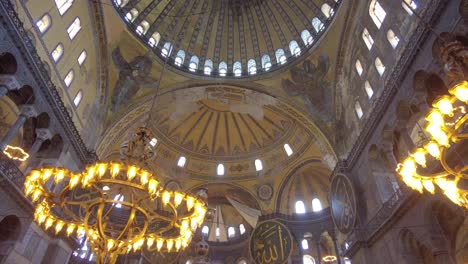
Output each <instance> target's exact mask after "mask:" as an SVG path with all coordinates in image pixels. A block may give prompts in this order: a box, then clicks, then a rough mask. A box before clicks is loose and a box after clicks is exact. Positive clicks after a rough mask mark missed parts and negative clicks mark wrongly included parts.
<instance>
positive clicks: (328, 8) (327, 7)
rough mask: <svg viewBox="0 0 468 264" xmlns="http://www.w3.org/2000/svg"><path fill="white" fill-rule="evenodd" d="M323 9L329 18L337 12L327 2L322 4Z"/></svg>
mask: <svg viewBox="0 0 468 264" xmlns="http://www.w3.org/2000/svg"><path fill="white" fill-rule="evenodd" d="M321 10H322V13H323V14H324V15H325V16H326V17H327V18H330V17H331V16H333V15H334V14H335V10H333V8H332V7H331V6H330V5H329V4H327V3H325V4H323V5H322V7H321Z"/></svg>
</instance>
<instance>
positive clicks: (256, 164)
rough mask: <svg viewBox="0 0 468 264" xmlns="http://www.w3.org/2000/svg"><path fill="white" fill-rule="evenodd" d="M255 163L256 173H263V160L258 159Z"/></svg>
mask: <svg viewBox="0 0 468 264" xmlns="http://www.w3.org/2000/svg"><path fill="white" fill-rule="evenodd" d="M254 163H255V170H256V171H261V170H263V164H262V161H261V160H259V159H256V160H255V162H254Z"/></svg>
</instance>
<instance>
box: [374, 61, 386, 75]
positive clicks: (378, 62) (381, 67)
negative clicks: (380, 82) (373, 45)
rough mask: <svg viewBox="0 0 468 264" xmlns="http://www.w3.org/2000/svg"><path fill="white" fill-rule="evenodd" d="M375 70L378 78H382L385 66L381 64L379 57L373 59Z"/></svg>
mask: <svg viewBox="0 0 468 264" xmlns="http://www.w3.org/2000/svg"><path fill="white" fill-rule="evenodd" d="M375 68H376V69H377V71H378V72H379V74H380V76H382V75H383V74H384V72H385V65H384V64H383V63H382V61H381V60H380V58H379V57H377V58H375Z"/></svg>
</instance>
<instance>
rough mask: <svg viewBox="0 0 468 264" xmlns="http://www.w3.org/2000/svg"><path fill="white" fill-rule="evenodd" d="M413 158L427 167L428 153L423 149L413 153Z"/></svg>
mask: <svg viewBox="0 0 468 264" xmlns="http://www.w3.org/2000/svg"><path fill="white" fill-rule="evenodd" d="M413 158H414V160H415V161H416V163H418V164H419V165H421V166H423V167H426V152H425V151H424V149H422V148H418V149H417V150H416V152H414V153H413Z"/></svg>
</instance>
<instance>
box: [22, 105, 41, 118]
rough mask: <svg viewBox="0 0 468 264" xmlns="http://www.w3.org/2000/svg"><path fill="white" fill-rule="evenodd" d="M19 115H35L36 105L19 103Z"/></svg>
mask: <svg viewBox="0 0 468 264" xmlns="http://www.w3.org/2000/svg"><path fill="white" fill-rule="evenodd" d="M20 110H21V115H23V116H26V117H35V116H37V110H36V106H34V105H21V106H20Z"/></svg>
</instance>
